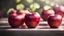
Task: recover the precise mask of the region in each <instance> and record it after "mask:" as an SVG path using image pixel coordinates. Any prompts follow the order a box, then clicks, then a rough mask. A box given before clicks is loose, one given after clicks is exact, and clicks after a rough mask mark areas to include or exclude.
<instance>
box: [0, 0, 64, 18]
mask: <svg viewBox="0 0 64 36" xmlns="http://www.w3.org/2000/svg"><path fill="white" fill-rule="evenodd" d="M54 4H59V5H63V6H64V0H0V11H2V12H3V17H8V15H7V12H8V11H9V10H10V9H16V10H18V9H23V10H29V8H31V9H33V11H36V12H38V13H40V12H41V11H42V10H43V7H44V6H50V5H54Z"/></svg>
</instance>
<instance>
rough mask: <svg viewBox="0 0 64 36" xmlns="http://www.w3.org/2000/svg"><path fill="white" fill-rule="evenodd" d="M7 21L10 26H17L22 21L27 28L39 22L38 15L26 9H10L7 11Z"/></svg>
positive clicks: (19, 25) (20, 24)
mask: <svg viewBox="0 0 64 36" xmlns="http://www.w3.org/2000/svg"><path fill="white" fill-rule="evenodd" d="M8 22H9V24H10V26H11V27H12V28H19V27H21V26H22V25H23V24H24V23H25V24H26V25H27V26H28V28H35V27H36V26H37V25H38V23H39V22H40V15H39V14H38V13H37V12H33V13H31V12H30V11H28V10H12V11H10V13H9V17H8Z"/></svg>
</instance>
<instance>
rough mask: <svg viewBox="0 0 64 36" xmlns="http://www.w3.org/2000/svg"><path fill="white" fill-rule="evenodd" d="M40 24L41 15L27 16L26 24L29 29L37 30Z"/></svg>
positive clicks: (32, 14) (35, 13)
mask: <svg viewBox="0 0 64 36" xmlns="http://www.w3.org/2000/svg"><path fill="white" fill-rule="evenodd" d="M39 22H40V15H39V14H38V13H37V12H33V13H31V14H26V15H25V23H26V25H27V26H28V28H36V27H37V25H38V23H39Z"/></svg>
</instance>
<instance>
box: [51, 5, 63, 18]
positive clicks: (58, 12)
mask: <svg viewBox="0 0 64 36" xmlns="http://www.w3.org/2000/svg"><path fill="white" fill-rule="evenodd" d="M52 8H53V10H54V11H55V14H59V15H61V16H62V17H63V13H62V9H63V7H61V6H60V5H58V4H55V5H54V6H53V7H52Z"/></svg>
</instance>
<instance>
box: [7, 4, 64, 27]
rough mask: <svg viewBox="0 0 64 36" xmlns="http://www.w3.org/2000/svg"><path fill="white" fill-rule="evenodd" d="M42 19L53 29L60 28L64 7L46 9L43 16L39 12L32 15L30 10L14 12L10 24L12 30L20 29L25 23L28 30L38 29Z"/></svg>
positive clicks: (63, 16) (56, 6)
mask: <svg viewBox="0 0 64 36" xmlns="http://www.w3.org/2000/svg"><path fill="white" fill-rule="evenodd" d="M40 18H42V19H43V21H47V22H48V24H49V26H50V27H51V28H58V27H59V26H60V25H61V23H62V19H63V18H64V6H59V5H57V4H55V5H54V6H52V9H51V8H48V9H47V8H46V7H44V9H43V11H42V12H41V14H39V13H37V12H32V13H31V11H28V10H12V11H10V13H9V17H8V22H9V24H10V26H11V27H12V28H19V27H21V26H22V25H23V24H24V23H25V24H26V26H28V28H36V27H37V25H38V24H39V22H40Z"/></svg>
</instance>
